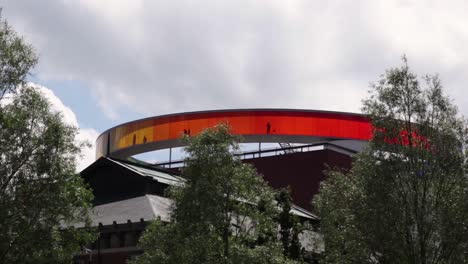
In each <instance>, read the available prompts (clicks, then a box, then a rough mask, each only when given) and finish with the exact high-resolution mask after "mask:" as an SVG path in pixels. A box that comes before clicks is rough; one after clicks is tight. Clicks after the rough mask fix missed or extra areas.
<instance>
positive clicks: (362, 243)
mask: <svg viewBox="0 0 468 264" xmlns="http://www.w3.org/2000/svg"><path fill="white" fill-rule="evenodd" d="M403 60H404V65H403V66H401V67H400V68H394V69H390V70H388V71H386V73H385V74H384V75H383V77H382V79H381V80H380V81H379V82H378V83H377V84H375V85H372V90H371V94H370V97H369V98H368V99H366V100H364V107H363V111H364V113H366V114H367V115H368V116H369V118H370V120H371V121H372V125H373V127H374V132H373V133H374V135H373V139H372V140H371V142H370V143H369V147H368V148H367V150H365V151H364V152H363V153H361V154H359V155H358V156H357V158H356V160H355V161H354V164H353V167H352V169H351V171H350V172H349V173H347V174H346V173H342V172H339V171H332V172H330V175H329V177H328V179H327V180H326V181H325V182H324V183H323V184H322V185H321V189H320V193H319V195H318V196H317V197H316V199H315V200H314V205H315V206H316V208H317V210H318V212H319V214H320V216H321V219H322V221H321V230H322V232H323V235H324V240H325V259H324V260H325V263H415V264H416V263H420V264H432V263H467V261H468V260H467V252H468V251H467V249H468V248H467V244H468V242H467V240H468V231H467V230H468V223H467V221H468V199H467V198H468V178H467V170H466V168H467V167H466V165H467V164H466V161H467V160H466V149H465V147H466V139H467V133H466V132H467V131H466V124H465V122H464V120H463V119H462V118H460V117H459V116H458V114H457V109H456V107H455V106H453V105H452V103H451V102H450V100H449V99H448V98H447V97H446V96H444V95H443V91H442V85H441V82H440V80H439V78H438V77H437V76H426V77H424V78H422V79H420V78H418V76H417V75H415V74H414V73H412V72H411V71H410V69H409V67H408V65H407V62H406V58H403ZM421 81H422V82H421ZM421 83H423V84H425V85H422V84H421Z"/></svg>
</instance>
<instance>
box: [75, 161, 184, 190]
mask: <svg viewBox="0 0 468 264" xmlns="http://www.w3.org/2000/svg"><path fill="white" fill-rule="evenodd" d="M102 164H113V165H117V166H119V167H120V168H123V169H125V170H129V171H131V172H133V173H135V174H137V175H139V176H143V177H149V178H151V179H153V180H155V181H157V182H161V183H164V184H167V185H171V186H174V185H180V184H183V182H184V181H185V180H184V179H183V178H182V177H180V176H178V175H177V173H175V172H171V171H168V170H164V169H161V168H153V167H148V166H145V165H142V164H138V163H133V162H130V161H124V160H118V159H114V158H111V157H101V158H99V159H98V160H96V161H95V162H94V163H92V164H91V165H89V166H88V167H87V168H85V169H84V170H82V171H81V172H80V174H81V175H82V176H84V177H86V175H88V174H89V172H91V171H92V170H94V169H96V168H99V167H100V166H101V165H102Z"/></svg>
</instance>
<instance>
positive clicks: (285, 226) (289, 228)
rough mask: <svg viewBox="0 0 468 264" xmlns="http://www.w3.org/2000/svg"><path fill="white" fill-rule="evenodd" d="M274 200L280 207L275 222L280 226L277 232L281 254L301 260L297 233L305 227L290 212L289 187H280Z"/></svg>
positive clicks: (300, 248) (301, 255)
mask: <svg viewBox="0 0 468 264" xmlns="http://www.w3.org/2000/svg"><path fill="white" fill-rule="evenodd" d="M276 201H277V202H278V205H279V207H280V209H281V211H280V212H279V214H278V217H277V222H278V224H279V226H280V230H279V234H280V240H281V243H282V245H283V254H284V255H285V256H287V257H289V258H291V259H295V260H302V259H303V258H304V256H303V254H302V245H301V243H300V241H299V234H300V233H301V232H302V231H304V230H305V229H306V227H305V226H304V225H302V224H301V223H300V222H299V219H298V217H297V216H295V215H293V214H291V209H292V198H291V195H290V190H289V189H282V190H280V191H279V192H278V193H277V194H276Z"/></svg>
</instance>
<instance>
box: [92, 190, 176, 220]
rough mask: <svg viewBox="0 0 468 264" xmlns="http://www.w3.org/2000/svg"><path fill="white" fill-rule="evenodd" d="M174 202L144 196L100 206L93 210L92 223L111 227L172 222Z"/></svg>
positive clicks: (152, 196)
mask: <svg viewBox="0 0 468 264" xmlns="http://www.w3.org/2000/svg"><path fill="white" fill-rule="evenodd" d="M172 205H173V202H172V200H170V199H168V198H164V197H161V196H157V195H144V196H140V197H136V198H132V199H127V200H122V201H118V202H113V203H108V204H103V205H98V206H96V207H94V208H93V211H92V215H91V221H92V225H93V226H97V225H99V224H100V223H101V224H103V225H111V224H113V222H114V221H115V222H116V223H117V224H122V223H127V222H128V221H129V220H130V221H131V222H139V221H141V219H143V221H151V220H154V219H157V218H158V217H159V218H161V220H162V221H166V222H167V221H169V220H170V212H171V206H172Z"/></svg>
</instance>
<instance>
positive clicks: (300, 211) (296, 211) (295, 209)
mask: <svg viewBox="0 0 468 264" xmlns="http://www.w3.org/2000/svg"><path fill="white" fill-rule="evenodd" d="M291 214H293V215H297V216H299V217H302V218H307V219H311V220H318V219H319V218H318V216H316V215H315V214H313V213H312V212H310V211H308V210H306V209H304V208H302V207H299V206H297V205H295V204H293V205H292V208H291Z"/></svg>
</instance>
